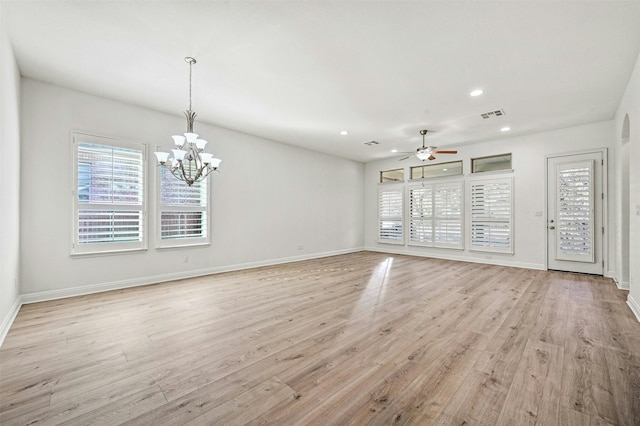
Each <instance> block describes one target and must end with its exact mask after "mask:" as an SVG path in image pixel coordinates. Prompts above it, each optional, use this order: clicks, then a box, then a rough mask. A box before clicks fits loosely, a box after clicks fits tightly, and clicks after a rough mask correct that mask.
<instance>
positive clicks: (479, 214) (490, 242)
mask: <svg viewBox="0 0 640 426" xmlns="http://www.w3.org/2000/svg"><path fill="white" fill-rule="evenodd" d="M512 184H513V179H512V178H510V177H509V178H504V179H487V180H475V181H472V182H471V242H470V247H471V249H472V250H480V251H491V252H500V253H513V197H512V190H511V189H512V186H513V185H512Z"/></svg>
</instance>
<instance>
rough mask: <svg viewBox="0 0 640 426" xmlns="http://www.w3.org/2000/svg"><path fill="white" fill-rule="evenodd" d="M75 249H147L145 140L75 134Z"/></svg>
mask: <svg viewBox="0 0 640 426" xmlns="http://www.w3.org/2000/svg"><path fill="white" fill-rule="evenodd" d="M74 145H75V165H74V166H75V173H74V174H75V189H74V191H75V197H74V211H75V215H74V218H75V219H74V230H75V231H74V241H73V245H72V253H73V254H83V253H93V252H109V251H120V250H132V249H141V248H144V244H145V235H144V204H145V203H144V145H142V144H130V143H128V144H127V143H124V142H121V141H117V140H114V139H109V138H101V137H97V136H91V135H84V134H80V133H75V134H74Z"/></svg>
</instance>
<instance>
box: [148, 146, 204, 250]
mask: <svg viewBox="0 0 640 426" xmlns="http://www.w3.org/2000/svg"><path fill="white" fill-rule="evenodd" d="M160 149H161V148H160V147H158V150H160ZM155 169H156V171H155V177H154V182H155V184H154V185H155V190H156V195H157V196H156V206H155V207H156V208H155V213H156V214H155V216H156V244H155V246H156V248H157V249H173V248H182V247H198V246H208V245H211V198H212V197H211V186H212V185H211V182H210V180H209V178H208V177H207V178H205V179H204V180H203V181H201V182H199V183H194V186H195V185H199V184H201V183H202V182H204V184H205V185H206V190H205V196H206V205H205V206H204V207H203V206H201V205H199V206H189V205H180V204H163V203H162V174H163V173H167V174H168V177H169V178H170V179H174V180H175V182H176V184H182V185H184V186H185V187H186V186H187V184H186V183H185V182H183V181H181V180H178V179H177V178H175V177H173V175H172V174H171V172H169V171H168V170H167V169H165V168H163V167H162V166H160V165H157V166H156V167H155ZM163 212H176V213H178V212H179V213H192V212H203V213H204V214H205V220H204V221H203V224H204V227H205V230H206V232H205V233H206V235H205V236H203V237H181V238H163V237H162V226H163V222H162V213H163Z"/></svg>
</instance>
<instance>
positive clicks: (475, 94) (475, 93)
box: [469, 89, 484, 97]
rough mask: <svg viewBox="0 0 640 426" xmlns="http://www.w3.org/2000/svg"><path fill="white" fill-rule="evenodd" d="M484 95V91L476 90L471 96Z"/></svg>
mask: <svg viewBox="0 0 640 426" xmlns="http://www.w3.org/2000/svg"><path fill="white" fill-rule="evenodd" d="M483 93H484V90H482V89H476V90H472V91H471V93H469V96H474V97H475V96H480V95H482V94H483Z"/></svg>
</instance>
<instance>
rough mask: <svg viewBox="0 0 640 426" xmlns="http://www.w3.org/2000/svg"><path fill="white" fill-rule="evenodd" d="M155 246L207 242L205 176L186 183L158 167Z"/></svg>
mask: <svg viewBox="0 0 640 426" xmlns="http://www.w3.org/2000/svg"><path fill="white" fill-rule="evenodd" d="M158 174H159V194H160V195H159V199H160V202H159V219H160V220H159V221H158V223H159V238H158V247H176V246H188V245H199V244H208V243H209V208H208V206H209V191H208V181H209V180H208V179H204V180H202V181H200V182H196V183H194V184H193V185H192V186H189V185H187V184H186V183H184V182H183V181H181V180H178V179H176V178H175V177H174V176H173V175H172V174H171V173H170V172H169V171H168V170H167V169H165V168H163V167H161V168H159V169H158Z"/></svg>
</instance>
